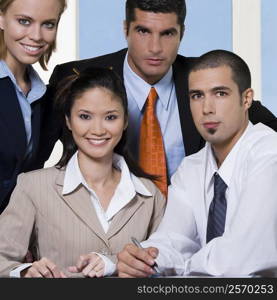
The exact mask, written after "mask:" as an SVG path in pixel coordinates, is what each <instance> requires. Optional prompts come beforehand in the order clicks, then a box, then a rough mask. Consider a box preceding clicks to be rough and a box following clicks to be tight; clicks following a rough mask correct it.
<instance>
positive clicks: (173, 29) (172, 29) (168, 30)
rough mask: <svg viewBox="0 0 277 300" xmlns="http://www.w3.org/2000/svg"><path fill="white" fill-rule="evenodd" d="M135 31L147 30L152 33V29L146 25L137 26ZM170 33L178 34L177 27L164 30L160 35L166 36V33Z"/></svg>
mask: <svg viewBox="0 0 277 300" xmlns="http://www.w3.org/2000/svg"><path fill="white" fill-rule="evenodd" d="M134 29H135V30H138V29H144V30H147V31H149V32H151V29H149V28H148V27H146V26H144V25H139V24H138V25H136V26H135V27H134ZM168 32H172V33H174V34H176V33H178V31H177V29H176V28H175V27H170V28H167V29H164V30H163V31H161V32H160V33H161V34H164V33H168Z"/></svg>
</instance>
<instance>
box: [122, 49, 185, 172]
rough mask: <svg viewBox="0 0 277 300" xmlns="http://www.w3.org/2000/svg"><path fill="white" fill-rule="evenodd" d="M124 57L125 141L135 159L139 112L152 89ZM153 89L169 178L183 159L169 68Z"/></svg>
mask: <svg viewBox="0 0 277 300" xmlns="http://www.w3.org/2000/svg"><path fill="white" fill-rule="evenodd" d="M127 55H128V54H127ZM127 55H126V58H125V61H124V67H123V74H124V85H125V88H126V92H127V97H128V110H129V124H128V125H129V126H128V139H129V142H130V146H131V148H132V153H133V154H134V156H135V158H138V149H139V135H140V124H141V119H142V116H143V111H142V110H143V107H144V104H145V102H146V99H147V97H148V94H149V92H150V89H151V87H152V86H151V85H149V84H148V83H147V82H146V81H144V80H143V79H142V78H141V77H139V76H138V75H137V74H136V73H135V72H134V71H132V69H131V68H130V66H129V64H128V61H127ZM153 87H154V88H155V89H156V91H157V94H158V101H157V104H156V116H157V119H158V121H159V124H160V127H161V132H162V135H163V143H164V148H165V153H166V160H167V168H168V174H169V176H170V177H171V176H172V174H173V173H174V172H175V171H176V169H177V168H178V166H179V165H180V163H181V161H182V159H183V158H184V156H185V148H184V143H183V136H182V131H181V123H180V117H179V109H178V103H177V97H176V92H175V85H174V81H173V76H172V67H171V68H170V69H169V71H168V72H167V73H166V74H165V75H164V77H163V78H162V79H161V80H160V81H159V82H157V83H156V84H154V85H153Z"/></svg>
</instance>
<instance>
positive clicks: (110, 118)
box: [79, 114, 117, 121]
mask: <svg viewBox="0 0 277 300" xmlns="http://www.w3.org/2000/svg"><path fill="white" fill-rule="evenodd" d="M79 117H80V119H82V120H90V119H91V116H90V115H88V114H80V115H79ZM116 119H117V115H107V116H106V117H105V120H107V121H113V120H116Z"/></svg>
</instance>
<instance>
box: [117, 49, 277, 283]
mask: <svg viewBox="0 0 277 300" xmlns="http://www.w3.org/2000/svg"><path fill="white" fill-rule="evenodd" d="M188 85H189V98H190V108H191V112H192V116H193V120H194V123H195V125H196V128H197V130H198V131H199V133H200V134H201V136H202V137H203V139H204V140H206V141H207V143H206V145H205V147H204V148H203V149H202V150H200V151H199V152H197V153H195V154H193V155H190V156H188V157H185V158H184V159H183V161H182V163H181V165H180V167H179V168H178V170H177V172H176V173H175V174H174V175H173V176H172V184H171V186H170V187H169V194H168V199H169V201H168V204H167V209H166V212H165V215H164V218H163V220H162V222H161V224H160V226H159V227H158V229H157V231H156V232H155V233H153V234H152V235H151V236H150V238H149V239H148V240H147V241H145V242H143V243H142V245H143V247H145V249H139V248H137V247H136V246H134V245H132V244H128V245H126V246H125V248H124V249H123V251H122V252H120V253H119V254H118V272H119V276H120V277H145V276H149V275H153V274H154V273H155V272H154V271H153V269H152V266H153V264H154V262H155V260H156V263H157V267H158V270H159V271H160V272H161V273H162V274H170V275H212V276H251V275H254V274H258V275H265V276H277V246H276V245H277V227H276V224H277V201H276V195H277V185H276V182H277V133H276V132H274V131H273V130H272V129H270V128H269V127H267V126H265V125H263V124H261V123H258V124H256V125H253V124H252V123H251V122H250V121H249V118H248V110H249V108H250V107H251V104H252V101H253V90H252V89H251V76H250V72H249V68H248V66H247V64H246V63H245V62H244V61H243V60H242V59H241V58H240V57H238V56H237V55H236V54H234V53H231V52H228V51H223V50H216V51H211V52H208V53H206V54H204V55H202V56H201V57H200V58H199V60H198V61H197V62H196V64H195V65H194V66H193V67H192V69H191V71H190V72H189V77H188Z"/></svg>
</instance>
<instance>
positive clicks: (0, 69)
mask: <svg viewBox="0 0 277 300" xmlns="http://www.w3.org/2000/svg"><path fill="white" fill-rule="evenodd" d="M27 72H28V74H29V78H30V81H31V87H32V88H31V90H30V92H29V94H28V96H27V99H28V100H29V102H30V103H32V102H34V101H35V100H37V99H39V98H41V97H42V96H43V95H44V93H45V92H46V85H45V84H44V83H43V81H42V80H41V78H40V77H39V75H38V73H37V72H36V71H35V69H34V68H33V66H31V65H28V67H27ZM5 77H9V78H10V79H11V81H12V83H13V84H14V86H15V87H16V89H17V90H18V91H19V92H20V93H22V90H21V88H20V86H19V85H18V84H17V82H16V79H15V77H14V75H13V73H12V72H11V70H10V69H9V67H8V65H7V64H6V62H5V61H3V60H0V78H5Z"/></svg>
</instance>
